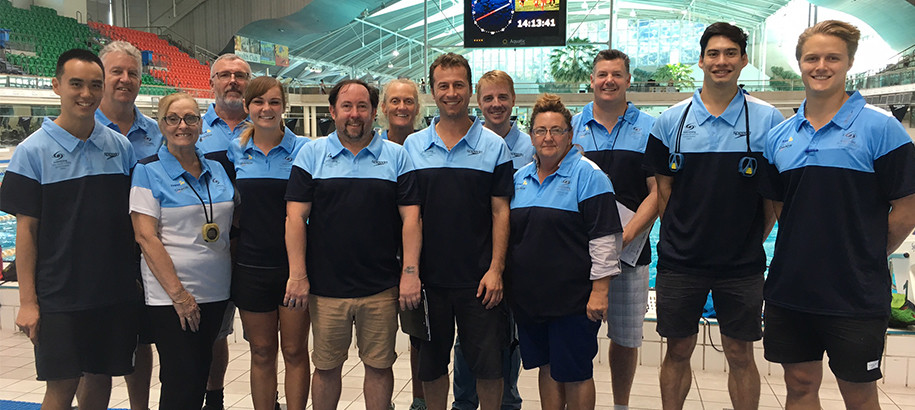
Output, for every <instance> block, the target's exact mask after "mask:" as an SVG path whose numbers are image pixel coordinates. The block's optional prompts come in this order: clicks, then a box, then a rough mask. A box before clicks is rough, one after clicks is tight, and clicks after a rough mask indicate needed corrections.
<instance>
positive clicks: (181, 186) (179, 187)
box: [172, 180, 187, 194]
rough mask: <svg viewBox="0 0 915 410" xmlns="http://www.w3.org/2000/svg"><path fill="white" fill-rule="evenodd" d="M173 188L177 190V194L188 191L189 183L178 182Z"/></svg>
mask: <svg viewBox="0 0 915 410" xmlns="http://www.w3.org/2000/svg"><path fill="white" fill-rule="evenodd" d="M172 188H174V189H175V193H176V194H177V193H179V192H181V191H184V190H186V189H187V183H185V182H184V181H183V180H182V181H178V182H177V183H174V184H172Z"/></svg>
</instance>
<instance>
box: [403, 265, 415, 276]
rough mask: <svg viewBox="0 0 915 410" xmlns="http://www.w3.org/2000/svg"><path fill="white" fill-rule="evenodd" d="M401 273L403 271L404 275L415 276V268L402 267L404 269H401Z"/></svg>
mask: <svg viewBox="0 0 915 410" xmlns="http://www.w3.org/2000/svg"><path fill="white" fill-rule="evenodd" d="M403 271H404V273H406V274H407V275H415V274H416V266H407V267H404V268H403Z"/></svg>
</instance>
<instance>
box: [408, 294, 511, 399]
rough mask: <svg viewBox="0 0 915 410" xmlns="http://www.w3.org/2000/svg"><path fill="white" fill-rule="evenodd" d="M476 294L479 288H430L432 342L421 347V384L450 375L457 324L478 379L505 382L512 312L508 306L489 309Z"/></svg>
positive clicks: (502, 304)
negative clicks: (504, 359) (504, 354)
mask: <svg viewBox="0 0 915 410" xmlns="http://www.w3.org/2000/svg"><path fill="white" fill-rule="evenodd" d="M476 293H477V289H476V288H466V289H447V288H426V301H427V302H428V304H427V305H426V306H427V308H428V309H429V330H430V333H431V334H432V340H430V341H428V342H427V341H422V342H421V344H420V349H419V379H420V380H422V381H424V382H429V381H434V380H436V379H438V378H439V377H442V376H446V375H447V374H448V363H449V362H450V361H451V348H452V346H454V328H455V322H457V332H458V337H459V338H460V339H461V349H462V350H463V352H464V358H465V359H467V364H468V365H469V366H470V370H471V371H472V372H473V375H474V377H476V378H478V379H484V380H487V379H501V378H502V350H503V348H505V347H506V346H508V342H509V327H508V309H507V308H506V304H505V303H504V302H503V303H500V304H499V305H497V306H496V307H494V308H492V309H486V308H485V307H484V306H483V303H482V298H478V297H477V296H476Z"/></svg>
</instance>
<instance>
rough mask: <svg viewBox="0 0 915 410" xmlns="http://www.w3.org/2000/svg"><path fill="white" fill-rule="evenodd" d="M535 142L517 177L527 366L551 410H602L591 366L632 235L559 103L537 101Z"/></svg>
mask: <svg viewBox="0 0 915 410" xmlns="http://www.w3.org/2000/svg"><path fill="white" fill-rule="evenodd" d="M530 134H531V139H532V140H533V144H534V148H535V150H536V154H535V156H534V158H535V161H534V162H532V163H530V164H527V165H525V166H524V167H522V168H521V169H520V170H518V172H516V173H515V177H514V185H515V196H514V197H513V198H512V201H511V236H510V239H509V255H510V256H509V259H508V269H507V272H508V275H507V277H506V287H507V289H508V296H507V297H508V301H509V303H510V304H511V307H512V309H513V312H514V315H515V319H516V321H517V323H518V340H519V342H520V347H521V360H522V362H523V364H524V368H525V369H532V368H534V367H539V368H540V402H541V403H542V405H543V408H545V409H561V408H564V407H565V406H566V405H567V406H568V408H569V409H593V408H594V397H595V392H594V380H593V379H592V375H593V366H592V360H593V359H594V356H595V355H596V354H597V331H598V329H599V328H600V322H601V320H603V319H604V318H605V317H606V313H607V291H608V288H609V283H610V277H611V276H613V275H617V274H619V272H620V267H619V248H620V245H621V243H622V232H623V229H622V227H621V225H620V219H619V214H618V213H617V208H616V200H615V198H614V196H613V187H612V185H611V184H610V180H609V179H608V178H607V176H606V175H605V174H604V173H603V171H601V170H600V168H599V167H598V166H597V165H595V164H594V163H593V162H591V161H590V160H588V159H587V158H585V157H584V156H583V155H582V154H581V151H580V148H579V147H577V146H573V145H572V114H571V113H570V112H569V110H568V109H566V108H565V106H563V104H562V102H561V101H560V100H559V97H558V96H556V95H552V94H544V95H542V96H540V98H539V99H538V100H537V103H536V104H535V105H534V109H533V112H532V113H531V133H530Z"/></svg>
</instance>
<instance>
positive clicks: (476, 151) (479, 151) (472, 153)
mask: <svg viewBox="0 0 915 410" xmlns="http://www.w3.org/2000/svg"><path fill="white" fill-rule="evenodd" d="M482 153H483V151H482V150H478V149H470V148H468V149H467V155H479V154H482Z"/></svg>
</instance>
